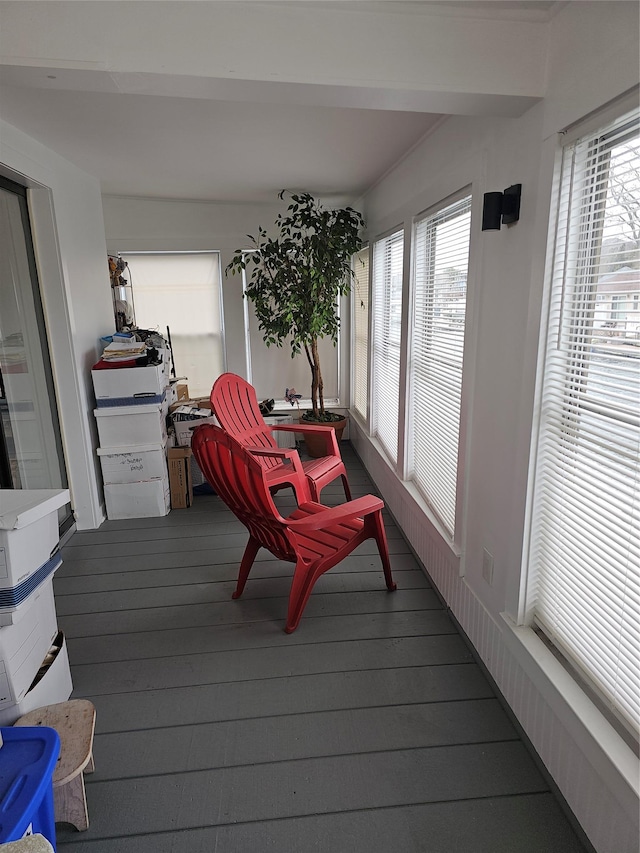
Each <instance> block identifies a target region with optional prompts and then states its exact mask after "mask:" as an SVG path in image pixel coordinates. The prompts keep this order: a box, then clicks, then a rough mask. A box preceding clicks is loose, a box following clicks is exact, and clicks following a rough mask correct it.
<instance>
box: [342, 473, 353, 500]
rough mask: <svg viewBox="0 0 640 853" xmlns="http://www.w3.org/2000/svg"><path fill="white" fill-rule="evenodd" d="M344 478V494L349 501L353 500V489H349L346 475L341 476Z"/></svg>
mask: <svg viewBox="0 0 640 853" xmlns="http://www.w3.org/2000/svg"><path fill="white" fill-rule="evenodd" d="M340 476H341V477H342V485H343V486H344V494H345V497H346V499H347V500H348V501H350V500H351V489H350V488H349V481H348V480H347V475H346V474H341V475H340Z"/></svg>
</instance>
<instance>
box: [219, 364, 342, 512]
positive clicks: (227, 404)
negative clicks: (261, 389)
mask: <svg viewBox="0 0 640 853" xmlns="http://www.w3.org/2000/svg"><path fill="white" fill-rule="evenodd" d="M211 408H212V409H213V412H214V414H215V416H216V417H217V419H218V422H219V423H220V425H221V426H222V428H223V429H224V430H226V432H228V433H229V435H232V436H233V437H234V438H235V439H236V440H237V441H239V442H240V444H243V445H244V446H245V447H264V448H265V449H267V450H277V449H278V445H277V443H276V440H275V439H274V437H273V431H274V430H283V431H287V432H300V433H305V432H306V433H315V434H318V435H323V436H325V437H326V454H325V455H324V456H321V457H320V458H318V459H309V460H305V461H304V462H303V463H302V466H303V468H304V473H305V475H306V477H307V479H308V481H309V488H310V489H311V497H312V499H313V500H314V501H320V492H321V491H322V489H323V488H324V487H325V486H326V485H327V483H331V482H333V480H335V479H336V477H342V484H343V486H344V493H345V495H346V498H347V500H348V501H350V500H351V489H350V488H349V481H348V480H347V470H346V468H345V467H344V462H343V461H342V457H341V456H340V448H339V447H338V442H337V440H336V432H335V430H334V428H333V427H331V426H314V425H313V424H308V425H307V424H300V425H298V424H295V425H294V424H278V426H273V427H272V426H269V424H267V423H265V420H264V418H263V417H262V415H261V414H260V406H259V404H258V398H257V397H256V392H255V389H254V387H253V385H250V384H249V383H248V382H247V381H246V379H243V378H242V377H241V376H237V375H236V374H235V373H223V374H222V375H221V376H219V377H218V378H217V379H216V381H215V383H214V385H213V388H212V390H211ZM260 464H261V465H262V467H263V468H264V470H265V474H266V478H267V483H268V485H269V488H270V489H271V491H272V492H275V491H277V490H278V489H279V488H284V487H285V486H287V485H291V482H292V481H291V471H292V469H291V465H289V464H285V463H284V462H283V460H282V459H279V458H277V456H274V455H273V454H268V455H266V456H265V457H263V458H262V459H261V460H260Z"/></svg>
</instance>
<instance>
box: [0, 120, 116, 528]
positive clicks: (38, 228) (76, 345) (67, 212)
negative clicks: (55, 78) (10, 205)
mask: <svg viewBox="0 0 640 853" xmlns="http://www.w3.org/2000/svg"><path fill="white" fill-rule="evenodd" d="M0 170H1V172H2V174H3V175H5V176H7V177H10V178H12V179H13V180H16V181H17V182H18V183H22V184H23V185H25V186H28V187H30V188H31V189H30V197H29V204H30V210H31V217H32V228H33V232H34V243H35V249H36V261H37V264H38V275H39V279H40V289H41V292H42V298H43V305H44V312H45V320H46V324H47V333H48V338H49V347H50V352H51V360H52V363H53V371H54V382H55V388H56V396H57V400H58V408H59V414H60V423H61V428H62V439H63V447H64V453H65V462H66V466H67V474H68V477H69V487H70V490H71V497H72V505H73V510H74V513H75V517H76V523H77V525H78V529H91V528H95V527H97V526H98V525H99V524H100V523H101V522H102V521H103V520H104V508H103V505H102V504H103V499H102V490H101V482H100V473H99V465H98V463H97V457H96V455H95V452H94V448H95V447H96V446H97V437H96V430H95V421H94V417H93V406H94V403H93V391H92V386H91V374H90V369H91V365H92V364H94V363H95V361H96V359H97V357H98V352H97V345H98V339H99V337H100V336H101V335H103V334H105V333H107V332H109V331H111V330H112V328H113V310H112V307H111V291H110V286H109V276H108V271H107V262H106V245H105V239H104V222H103V217H102V204H101V197H100V187H99V184H98V181H97V180H96V179H95V178H92V177H90V176H89V175H87V174H85V173H84V172H82V171H80V170H79V169H77V168H76V167H75V166H73V165H72V164H71V163H69V162H68V161H66V160H64V159H63V158H62V157H59V156H58V155H57V154H55V153H54V152H53V151H51V150H49V149H47V148H45V147H44V146H43V145H41V144H40V143H39V142H37V141H36V140H35V139H32V138H31V137H29V136H27V135H26V134H24V133H22V132H21V131H19V130H17V129H16V128H14V127H12V126H11V125H9V124H7V123H6V122H0Z"/></svg>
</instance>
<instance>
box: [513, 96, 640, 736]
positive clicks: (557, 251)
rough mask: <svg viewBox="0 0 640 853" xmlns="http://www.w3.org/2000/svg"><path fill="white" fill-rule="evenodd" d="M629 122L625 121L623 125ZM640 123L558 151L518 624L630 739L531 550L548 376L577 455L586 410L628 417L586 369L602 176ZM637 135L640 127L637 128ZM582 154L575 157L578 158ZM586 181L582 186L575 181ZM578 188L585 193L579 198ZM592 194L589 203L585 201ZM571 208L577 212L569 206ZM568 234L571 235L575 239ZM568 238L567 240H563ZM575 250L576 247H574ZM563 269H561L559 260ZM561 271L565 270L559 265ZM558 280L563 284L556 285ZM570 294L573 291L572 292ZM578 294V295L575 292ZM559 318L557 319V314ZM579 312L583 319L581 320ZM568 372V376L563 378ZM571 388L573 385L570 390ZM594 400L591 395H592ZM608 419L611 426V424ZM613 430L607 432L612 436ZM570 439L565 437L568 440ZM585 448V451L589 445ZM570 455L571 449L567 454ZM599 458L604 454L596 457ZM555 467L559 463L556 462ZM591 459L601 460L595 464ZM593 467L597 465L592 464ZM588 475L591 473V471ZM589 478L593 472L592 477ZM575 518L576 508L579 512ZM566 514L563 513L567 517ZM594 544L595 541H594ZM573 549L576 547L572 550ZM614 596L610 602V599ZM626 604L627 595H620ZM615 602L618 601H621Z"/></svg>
mask: <svg viewBox="0 0 640 853" xmlns="http://www.w3.org/2000/svg"><path fill="white" fill-rule="evenodd" d="M625 119H626V120H627V122H625ZM634 121H635V123H636V126H637V124H638V122H639V121H640V117H636V118H635V119H634V117H633V116H632V115H631V114H630V112H629V110H628V109H627V110H624V111H623V110H622V109H620V110H619V112H618V116H617V118H616V117H614V116H611V115H610V114H609V115H608V116H607V117H606V120H605V118H604V116H603V117H602V120H601V122H599V123H598V124H597V125H595V126H593V125H592V126H590V127H585V129H584V132H582V133H580V130H579V128H578V129H577V132H574V133H572V135H571V137H570V138H569V139H567V138H565V139H563V138H562V137H561V138H560V142H561V145H560V146H559V149H558V151H557V158H556V165H555V176H556V177H555V186H554V197H553V199H552V208H551V210H552V215H551V217H550V221H549V237H548V247H549V249H548V258H547V268H546V273H545V293H544V300H543V310H542V322H541V330H540V350H539V359H538V371H537V381H536V394H535V407H536V408H535V417H534V422H533V429H532V440H531V453H530V466H529V472H530V473H529V486H528V493H527V509H526V526H525V537H524V542H523V552H522V571H521V579H520V580H521V582H520V596H519V601H518V609H517V621H518V624H519V625H522V626H527V627H529V628H532V629H533V630H534V631H535V632H536V633H537V634H539V635H540V636H541V638H542V639H543V641H544V642H545V644H547V645H548V646H549V647H550V648H551V649H552V650H553V652H554V654H555V655H556V657H557V658H558V659H559V660H560V661H561V662H562V663H563V665H564V667H565V669H566V670H567V671H568V672H569V673H571V675H572V676H573V677H574V678H575V679H576V680H577V681H578V683H579V684H580V686H581V688H582V689H583V690H584V691H585V692H586V693H587V695H588V696H589V697H590V698H591V699H592V701H595V703H596V704H597V705H598V707H599V708H600V710H601V711H603V712H604V714H605V716H607V718H608V719H609V721H610V722H611V723H612V724H613V725H614V727H615V728H616V730H617V731H618V732H619V733H620V734H622V735H623V737H624V738H625V739H628V738H632V739H633V738H634V737H635V738H637V735H633V733H631V732H630V729H629V722H628V720H626V719H624V715H621V714H620V712H619V711H617V710H616V709H615V707H614V704H615V703H614V702H612V699H611V696H608V695H607V694H606V692H603V691H602V690H601V689H600V687H599V686H598V684H597V679H596V680H594V676H593V675H592V674H590V673H589V672H588V670H587V668H585V666H584V665H583V662H581V661H580V660H579V659H578V658H576V657H575V655H574V653H573V652H572V650H571V649H570V648H569V647H568V646H567V645H565V643H564V642H563V639H562V637H557V636H556V637H554V636H553V629H552V630H551V634H550V633H549V628H548V627H547V626H546V625H545V620H544V618H542V619H541V618H540V616H539V613H538V611H537V607H536V605H537V600H536V591H537V582H538V572H537V571H536V568H535V566H534V549H535V547H536V546H537V542H538V540H539V539H540V538H541V536H542V537H543V536H544V534H540V533H538V529H539V527H540V524H541V521H540V518H541V516H540V515H539V513H540V509H539V505H538V502H539V500H540V498H539V495H540V493H541V491H542V482H543V481H544V480H545V478H547V477H550V476H552V475H553V474H554V473H555V472H554V470H553V467H552V466H553V465H554V463H553V460H552V461H551V462H548V463H547V467H546V468H545V462H546V460H545V455H546V456H552V457H553V454H554V452H555V453H557V454H559V453H561V452H562V451H561V449H559V448H560V439H559V438H556V445H555V448H552V450H551V451H549V450H548V449H547V448H548V446H549V444H550V442H551V440H552V437H553V429H552V427H550V426H547V424H548V423H550V416H549V415H546V414H545V411H546V410H545V408H544V407H545V402H544V401H545V399H546V398H547V397H548V388H549V387H550V386H551V385H552V382H551V379H550V376H551V373H550V371H552V370H553V369H555V371H556V374H557V373H558V371H560V375H561V377H562V379H561V380H560V379H558V380H557V382H558V385H559V383H560V381H561V382H562V385H561V390H560V391H557V392H556V396H555V399H554V405H555V406H556V407H558V408H557V409H556V413H557V411H559V408H560V403H561V402H562V399H563V395H565V394H567V393H568V392H570V395H572V398H573V399H574V401H575V402H574V410H575V411H574V414H573V415H572V414H571V413H570V412H568V411H565V414H564V416H563V419H562V420H561V422H562V423H566V422H568V421H569V420H570V419H571V418H573V423H574V429H573V432H574V433H575V446H576V448H577V451H576V452H582V453H585V452H586V451H588V450H589V449H590V446H589V443H588V442H589V435H588V431H589V429H590V426H589V424H588V423H587V425H586V436H587V437H586V438H584V437H582V438H579V437H578V436H579V435H580V434H582V435H583V436H584V434H585V425H584V423H583V421H584V417H585V413H592V414H595V413H597V414H602V411H603V410H606V411H605V414H606V417H607V418H609V421H610V422H611V424H620V423H622V422H624V421H625V419H626V418H625V414H624V409H623V408H620V409H615V407H612V406H610V405H609V406H607V405H606V404H605V405H604V406H603V404H602V401H601V400H599V399H598V390H597V386H596V389H595V390H590V389H589V386H588V381H589V370H591V371H592V372H593V364H592V361H593V359H592V347H593V339H594V337H595V333H596V331H597V330H596V329H595V327H594V321H595V318H596V313H597V310H598V303H599V302H600V303H602V302H603V301H606V299H605V297H602V298H601V297H600V295H599V294H597V290H596V288H597V285H598V283H599V282H600V281H601V280H602V276H603V275H604V273H603V272H602V270H601V269H600V257H601V255H600V250H601V247H602V245H603V241H604V239H605V238H604V229H605V220H606V215H607V214H606V203H604V204H603V198H604V199H605V201H606V198H607V196H606V194H603V191H602V185H603V184H602V181H603V175H605V174H606V184H605V187H606V190H607V191H608V189H609V186H610V184H609V178H608V172H609V160H608V158H610V155H611V151H612V150H613V149H614V147H615V146H618V145H621V144H623V143H624V141H625V138H630V136H631V134H627V136H626V137H625V135H624V129H625V127H626V123H628V124H629V125H630V126H631V125H633V123H634ZM633 138H634V139H637V138H638V135H637V132H636V133H633ZM579 143H582V144H584V145H586V146H588V148H586V150H584V151H582V153H581V154H580V155H579V156H581V157H582V159H583V163H582V165H579V168H578V167H576V162H575V160H574V161H573V162H572V163H571V169H570V171H569V172H567V157H568V152H570V151H571V150H573V149H574V148H577V145H578V144H579ZM575 156H576V157H577V156H578V155H577V154H576V155H575ZM576 175H578V177H579V180H581V181H583V182H584V186H582V188H581V187H580V183H579V181H578V180H576ZM579 193H580V195H579ZM584 198H586V199H587V202H586V205H585V204H584V203H583V200H584ZM563 205H567V206H568V207H567V213H566V214H565V213H564V212H561V211H562V206H563ZM571 205H574V206H575V208H576V210H573V209H572V208H571ZM585 209H588V214H587V215H586V220H587V221H586V222H581V230H580V232H579V236H575V233H574V232H577V227H576V221H577V220H578V219H579V216H580V214H582V215H583V216H584V215H585ZM570 235H571V236H570ZM565 241H566V242H565ZM576 247H577V248H576ZM570 250H571V252H574V253H575V256H576V259H575V261H573V264H572V263H570V262H569V261H568V260H567V259H568V258H569V257H570ZM562 264H564V266H562V267H561V265H562ZM559 269H561V273H559V272H558V270H559ZM558 280H560V281H561V282H562V283H561V284H559V283H558ZM568 293H570V295H569V296H568V295H567V294H568ZM576 294H577V295H576ZM611 309H612V300H609V309H608V313H609V314H610V312H611ZM554 312H555V313H556V314H557V315H558V319H557V320H555V321H553V319H552V316H553V313H554ZM576 317H577V318H578V319H576ZM554 347H555V348H556V349H557V350H558V351H559V355H558V356H557V357H556V358H555V359H554V358H552V349H553V348H554ZM568 375H571V377H572V378H571V379H566V377H567V376H568ZM571 389H573V390H571ZM590 397H591V399H590ZM609 421H607V423H609ZM557 432H558V435H560V436H562V435H568V433H569V430H568V429H567V428H566V425H565V426H564V427H562V428H560V427H558V428H557ZM609 434H610V433H607V435H609ZM568 440H569V439H568V438H564V439H562V441H564V442H568ZM585 449H586V450H585ZM564 452H565V453H566V451H564ZM598 458H599V459H602V458H603V457H602V456H601V457H598ZM555 464H556V467H558V466H557V463H555ZM594 464H596V465H597V464H598V463H597V462H596V463H594ZM589 470H591V471H592V470H593V467H591V468H590V469H588V471H589ZM587 476H588V474H587ZM592 477H595V475H593V474H592ZM574 515H575V512H574ZM566 517H567V515H564V516H563V518H566ZM602 541H604V542H605V543H608V542H609V538H608V536H607V534H606V532H604V533H602V534H601V538H600V539H599V540H598V542H602ZM596 547H597V546H596ZM574 550H575V549H574ZM608 600H610V599H607V601H608ZM622 600H623V601H624V598H623V599H622ZM616 601H618V599H616Z"/></svg>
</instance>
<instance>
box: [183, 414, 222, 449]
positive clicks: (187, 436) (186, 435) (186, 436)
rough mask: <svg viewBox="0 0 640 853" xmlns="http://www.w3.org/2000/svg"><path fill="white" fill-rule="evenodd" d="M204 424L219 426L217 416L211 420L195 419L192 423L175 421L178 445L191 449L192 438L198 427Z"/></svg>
mask: <svg viewBox="0 0 640 853" xmlns="http://www.w3.org/2000/svg"><path fill="white" fill-rule="evenodd" d="M202 424H215V426H219V424H218V419H217V418H216V416H215V415H211V417H210V418H195V419H194V420H192V421H174V424H173V428H174V430H175V433H176V444H177V445H178V447H191V436H192V435H193V431H194V429H195V428H196V427H197V426H202Z"/></svg>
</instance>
